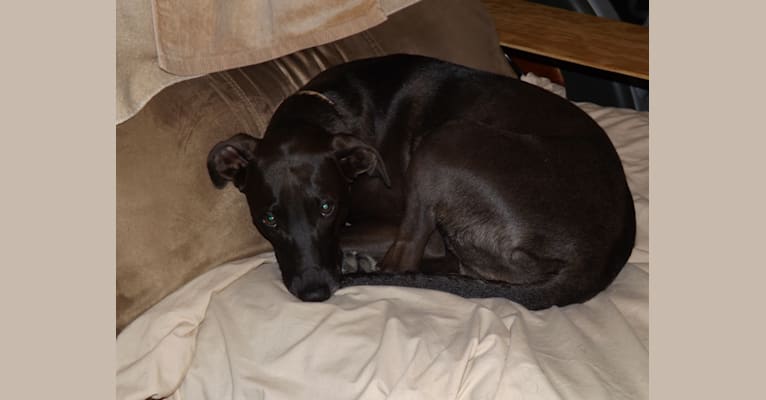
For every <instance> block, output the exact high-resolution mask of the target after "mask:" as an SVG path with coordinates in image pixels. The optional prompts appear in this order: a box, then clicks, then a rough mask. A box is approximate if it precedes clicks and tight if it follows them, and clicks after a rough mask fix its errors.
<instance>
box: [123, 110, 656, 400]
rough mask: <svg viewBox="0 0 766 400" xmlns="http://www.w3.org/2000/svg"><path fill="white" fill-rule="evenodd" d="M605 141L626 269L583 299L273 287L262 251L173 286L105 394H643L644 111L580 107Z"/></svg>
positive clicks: (129, 345) (130, 338)
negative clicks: (298, 291)
mask: <svg viewBox="0 0 766 400" xmlns="http://www.w3.org/2000/svg"><path fill="white" fill-rule="evenodd" d="M578 105H579V106H580V107H582V108H583V109H584V110H586V112H588V113H589V114H590V115H591V116H592V117H594V119H596V121H597V122H599V124H601V125H602V126H603V127H604V128H605V130H606V131H607V133H608V134H609V135H610V137H612V140H613V142H615V145H616V147H617V148H618V152H619V153H620V156H621V158H622V160H623V164H624V166H625V170H626V175H627V176H628V183H629V185H630V187H631V190H632V192H633V194H634V200H635V204H636V212H637V220H638V233H637V240H636V247H635V249H634V252H633V254H632V255H631V259H630V260H629V264H628V265H627V266H626V267H625V269H624V270H623V271H622V273H621V274H620V275H619V276H618V277H617V279H616V280H615V282H614V283H613V284H612V285H611V286H610V287H609V288H608V289H607V290H606V291H604V292H603V293H601V294H599V295H598V296H596V297H595V298H594V299H592V300H590V301H588V302H586V303H585V304H577V305H571V306H568V307H563V308H559V307H554V308H551V309H548V310H542V311H536V312H531V311H528V310H526V309H524V308H523V307H520V306H518V305H516V304H514V303H512V302H510V301H508V300H504V299H475V300H473V299H463V298H460V297H457V296H453V295H450V294H446V293H441V292H436V291H428V290H420V289H408V288H395V287H353V288H345V289H342V290H340V291H338V292H337V293H336V294H335V295H334V296H333V297H332V298H331V299H330V300H328V301H326V302H324V303H302V302H300V301H298V300H296V299H295V298H294V297H293V296H292V295H290V294H289V293H288V292H287V290H286V289H285V288H284V286H283V284H282V282H281V279H280V275H279V269H278V267H277V265H276V264H275V260H274V259H273V255H272V254H264V255H260V256H257V257H254V258H249V259H246V260H241V261H238V262H234V263H229V264H226V265H223V266H221V267H219V268H216V269H214V270H212V271H209V272H208V273H206V274H205V275H202V276H200V277H198V278H197V279H195V280H194V281H192V282H190V283H189V284H187V285H186V286H184V287H183V288H181V289H180V290H178V291H176V292H175V293H173V294H172V295H170V296H169V297H168V298H166V299H164V300H163V301H162V302H160V303H159V304H158V305H156V306H155V307H153V308H152V309H150V310H149V311H148V312H146V313H145V314H144V315H142V316H141V317H139V318H138V319H137V320H136V321H134V322H133V323H132V324H131V325H129V326H128V327H127V328H126V329H125V330H124V331H123V332H122V333H121V334H120V336H119V337H118V338H117V359H118V370H117V398H118V399H141V400H143V399H146V398H148V397H152V396H154V397H156V398H160V397H165V396H169V398H171V399H184V400H187V399H594V400H595V399H645V398H648V391H649V384H648V379H649V378H648V376H649V375H648V374H649V368H648V359H649V357H648V356H649V298H648V296H649V294H648V293H649V289H648V288H649V266H648V261H649V260H648V258H649V251H648V244H649V243H648V228H649V227H648V222H649V221H648V216H649V212H648V206H649V193H648V114H647V113H641V112H636V111H632V110H621V109H614V108H605V107H599V106H595V105H592V104H578Z"/></svg>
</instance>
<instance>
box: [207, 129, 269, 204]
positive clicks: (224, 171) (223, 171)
mask: <svg viewBox="0 0 766 400" xmlns="http://www.w3.org/2000/svg"><path fill="white" fill-rule="evenodd" d="M257 144H258V139H256V138H254V137H252V136H250V135H248V134H246V133H238V134H236V135H234V136H232V137H230V138H229V139H226V140H224V141H222V142H218V143H217V144H216V145H215V146H213V148H212V149H211V150H210V153H208V155H207V172H208V174H210V180H212V181H213V185H215V187H217V188H218V189H221V188H223V187H224V186H226V183H228V182H231V181H233V182H234V185H235V186H237V188H239V189H240V190H242V189H243V187H244V184H245V182H244V176H245V174H244V172H245V167H247V164H248V163H249V162H250V161H251V160H252V159H253V157H254V156H253V152H254V151H255V146H256V145H257Z"/></svg>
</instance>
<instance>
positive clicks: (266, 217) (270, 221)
mask: <svg viewBox="0 0 766 400" xmlns="http://www.w3.org/2000/svg"><path fill="white" fill-rule="evenodd" d="M261 222H263V224H264V225H266V226H268V227H269V228H273V227H275V226H277V217H275V216H274V214H272V213H270V212H267V213H265V214H263V217H261Z"/></svg>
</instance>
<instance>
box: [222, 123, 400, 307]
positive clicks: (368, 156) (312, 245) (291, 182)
mask: <svg viewBox="0 0 766 400" xmlns="http://www.w3.org/2000/svg"><path fill="white" fill-rule="evenodd" d="M289 137H290V140H285V139H284V137H280V132H271V133H269V134H267V135H266V137H265V138H264V139H263V140H258V139H256V138H254V137H253V136H250V135H247V134H244V133H240V134H237V135H234V136H232V137H231V138H229V139H227V140H225V141H222V142H220V143H218V144H216V145H215V146H214V147H213V148H212V150H210V153H209V154H208V159H207V168H208V172H209V174H210V179H211V180H212V181H213V184H214V185H215V186H216V187H217V188H223V187H224V186H225V185H226V184H227V183H228V182H232V183H233V184H234V186H236V187H237V188H238V189H239V190H240V192H242V193H244V194H245V196H246V197H247V204H248V206H249V208H250V214H251V216H252V220H253V224H255V226H256V228H257V229H258V231H259V232H260V233H261V234H262V235H263V236H264V237H265V238H266V239H267V240H268V241H269V242H271V244H272V246H273V247H274V251H275V253H276V256H277V261H278V262H279V267H280V269H281V271H282V280H283V281H284V283H285V286H286V287H287V289H288V290H289V291H290V293H292V294H293V295H295V296H296V297H298V298H299V299H301V300H303V301H324V300H326V299H327V298H329V297H330V295H331V294H332V293H333V292H334V291H335V290H336V289H337V288H338V284H339V280H340V263H341V261H342V254H341V249H340V245H339V239H340V238H339V236H340V229H341V227H343V224H344V222H345V219H346V216H347V214H348V208H349V201H350V187H351V183H352V182H353V181H354V179H356V178H357V177H358V176H359V175H362V174H369V175H377V176H379V177H380V178H381V179H383V181H384V182H385V183H386V185H387V186H390V181H389V178H388V173H387V172H386V168H385V166H384V165H383V160H382V159H381V157H380V154H378V152H377V150H375V148H373V147H372V146H370V145H368V144H366V143H364V142H363V141H362V140H360V139H358V138H356V137H355V136H352V135H341V134H334V135H333V134H329V133H327V132H324V131H321V130H319V129H317V128H313V127H307V128H306V131H305V132H301V134H297V135H296V134H290V136H289Z"/></svg>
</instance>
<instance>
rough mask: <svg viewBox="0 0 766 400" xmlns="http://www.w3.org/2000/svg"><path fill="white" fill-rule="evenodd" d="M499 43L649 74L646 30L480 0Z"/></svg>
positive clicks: (518, 2)
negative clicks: (490, 19) (490, 16)
mask: <svg viewBox="0 0 766 400" xmlns="http://www.w3.org/2000/svg"><path fill="white" fill-rule="evenodd" d="M482 2H483V3H484V5H485V6H486V7H487V9H488V11H489V12H490V14H491V15H492V17H493V18H494V20H495V28H496V29H497V33H498V37H499V38H500V43H501V44H503V45H504V46H507V47H510V48H512V49H517V50H521V51H525V52H528V53H532V54H538V55H541V56H545V57H550V58H553V59H557V60H562V61H567V62H571V63H575V64H579V65H585V66H588V67H593V68H597V69H600V70H604V71H611V72H616V73H618V74H623V75H628V76H632V77H636V78H640V79H647V80H648V79H649V29H648V28H646V27H643V26H639V25H634V24H629V23H625V22H620V21H614V20H610V19H606V18H600V17H596V16H592V15H587V14H579V13H576V12H572V11H568V10H564V9H559V8H554V7H549V6H544V5H540V4H535V3H530V2H527V1H523V0H482Z"/></svg>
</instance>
